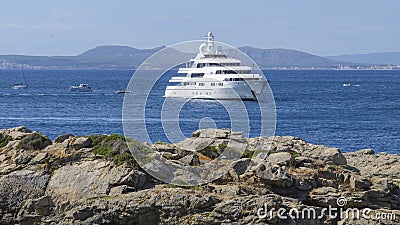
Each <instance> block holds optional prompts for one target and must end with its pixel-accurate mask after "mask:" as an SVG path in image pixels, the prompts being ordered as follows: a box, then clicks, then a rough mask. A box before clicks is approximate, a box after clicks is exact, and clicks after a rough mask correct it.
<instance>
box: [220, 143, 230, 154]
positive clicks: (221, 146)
mask: <svg viewBox="0 0 400 225" xmlns="http://www.w3.org/2000/svg"><path fill="white" fill-rule="evenodd" d="M226 147H228V145H227V144H225V143H223V144H219V145H218V148H219V149H220V150H221V152H222V151H224V150H225V149H226Z"/></svg>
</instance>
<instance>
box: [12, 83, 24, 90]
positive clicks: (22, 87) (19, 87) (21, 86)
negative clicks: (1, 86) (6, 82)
mask: <svg viewBox="0 0 400 225" xmlns="http://www.w3.org/2000/svg"><path fill="white" fill-rule="evenodd" d="M11 88H12V89H15V90H18V89H25V88H28V85H26V84H14V85H13V86H12V87H11Z"/></svg>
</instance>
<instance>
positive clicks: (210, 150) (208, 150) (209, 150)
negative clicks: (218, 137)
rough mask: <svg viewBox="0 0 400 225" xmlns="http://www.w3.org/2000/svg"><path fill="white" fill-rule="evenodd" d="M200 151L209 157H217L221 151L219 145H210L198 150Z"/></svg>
mask: <svg viewBox="0 0 400 225" xmlns="http://www.w3.org/2000/svg"><path fill="white" fill-rule="evenodd" d="M198 152H199V153H201V154H203V155H205V156H207V157H209V158H210V159H215V158H217V157H218V156H219V155H220V153H221V152H220V151H219V149H218V148H217V147H215V146H212V145H208V146H207V147H205V148H203V149H201V150H199V151H198Z"/></svg>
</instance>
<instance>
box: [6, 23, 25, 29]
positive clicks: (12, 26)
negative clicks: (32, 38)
mask: <svg viewBox="0 0 400 225" xmlns="http://www.w3.org/2000/svg"><path fill="white" fill-rule="evenodd" d="M6 27H8V28H10V29H24V28H25V27H26V26H25V25H24V24H20V23H17V22H12V23H8V24H6Z"/></svg>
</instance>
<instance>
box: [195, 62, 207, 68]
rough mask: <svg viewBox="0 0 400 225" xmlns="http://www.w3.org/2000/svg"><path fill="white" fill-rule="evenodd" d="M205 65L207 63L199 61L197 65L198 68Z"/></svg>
mask: <svg viewBox="0 0 400 225" xmlns="http://www.w3.org/2000/svg"><path fill="white" fill-rule="evenodd" d="M205 65H206V64H205V63H198V64H197V66H196V67H197V68H203V67H204V66H205Z"/></svg>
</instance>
